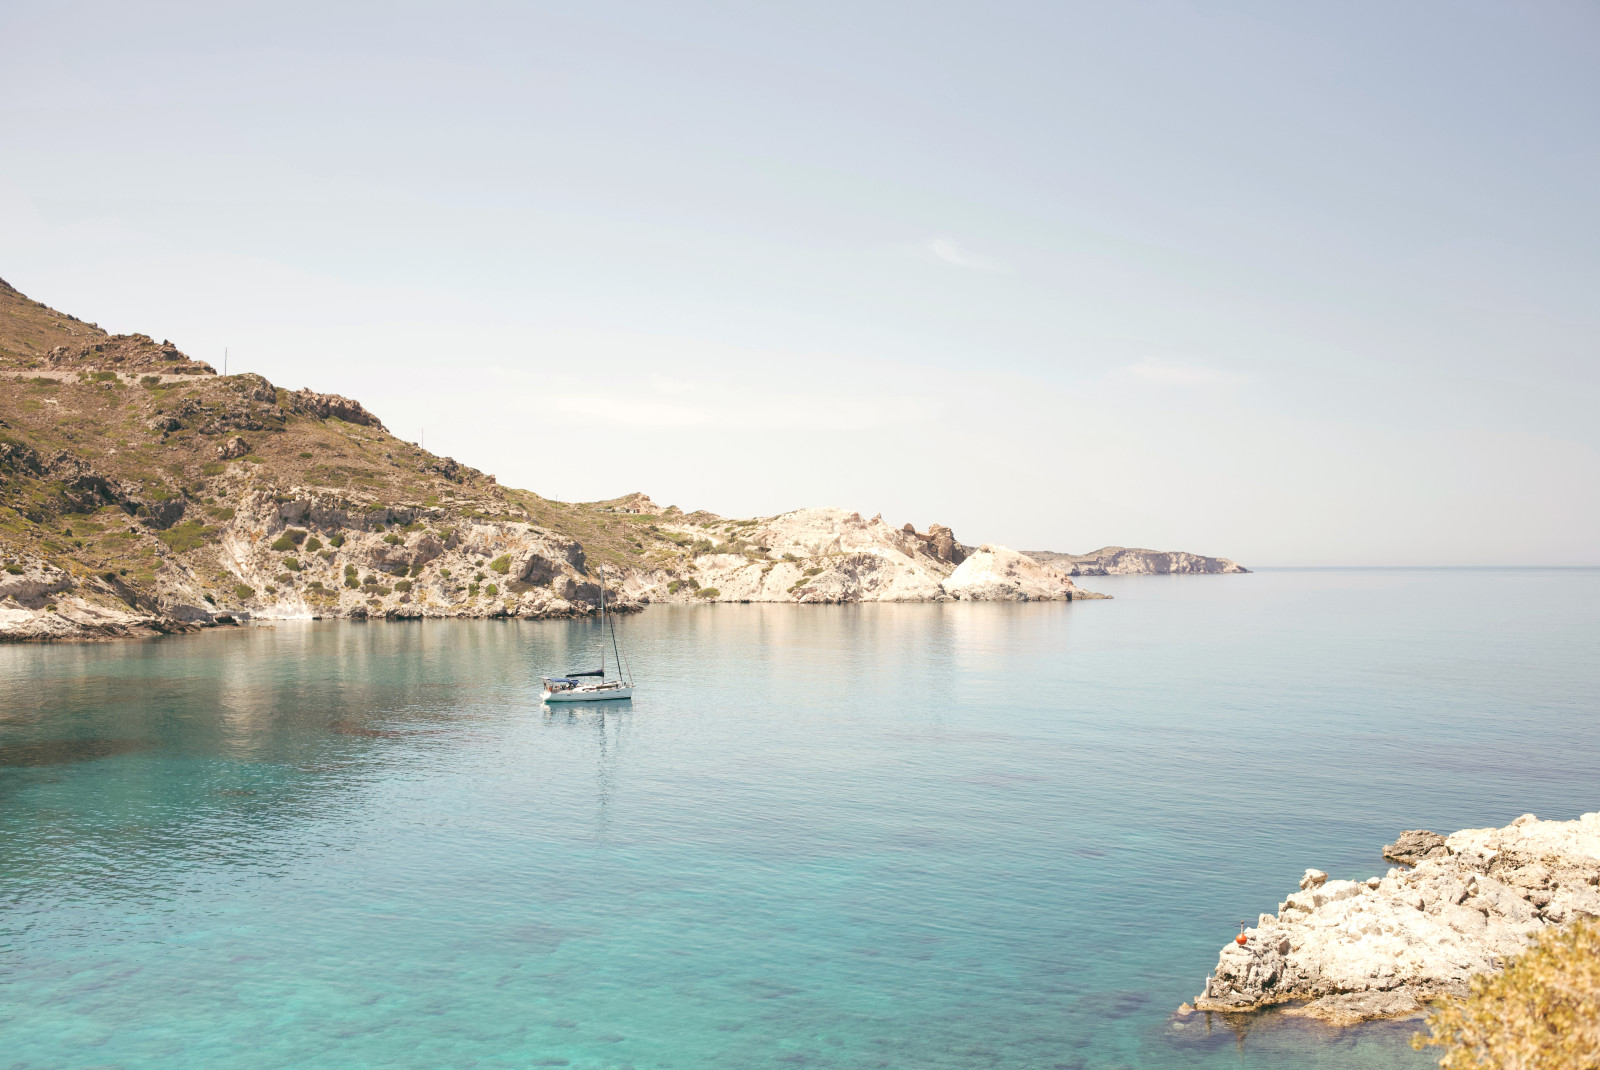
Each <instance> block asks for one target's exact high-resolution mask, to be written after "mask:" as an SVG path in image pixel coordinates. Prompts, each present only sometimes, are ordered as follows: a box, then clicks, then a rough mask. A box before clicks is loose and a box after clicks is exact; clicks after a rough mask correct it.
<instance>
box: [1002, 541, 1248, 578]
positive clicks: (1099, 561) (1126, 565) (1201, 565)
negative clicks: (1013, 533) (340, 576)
mask: <svg viewBox="0 0 1600 1070" xmlns="http://www.w3.org/2000/svg"><path fill="white" fill-rule="evenodd" d="M1024 552H1025V553H1026V554H1027V555H1028V556H1029V557H1031V558H1033V559H1034V560H1035V561H1037V562H1039V563H1040V564H1042V565H1051V566H1054V567H1055V568H1058V569H1060V570H1061V571H1063V572H1065V573H1066V574H1067V575H1069V576H1142V575H1167V574H1176V573H1220V572H1249V571H1250V570H1249V569H1247V568H1244V567H1243V566H1241V565H1237V564H1235V563H1234V562H1232V561H1229V560H1228V559H1227V558H1226V557H1203V556H1201V555H1200V554H1189V553H1184V552H1183V551H1182V550H1140V549H1136V548H1134V547H1130V546H1102V547H1101V548H1100V549H1098V550H1095V551H1094V552H1093V553H1087V554H1058V553H1056V552H1055V551H1053V550H1026V551H1024Z"/></svg>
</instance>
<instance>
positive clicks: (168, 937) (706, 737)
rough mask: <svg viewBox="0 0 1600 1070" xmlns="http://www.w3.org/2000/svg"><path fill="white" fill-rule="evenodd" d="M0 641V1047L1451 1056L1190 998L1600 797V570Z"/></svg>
mask: <svg viewBox="0 0 1600 1070" xmlns="http://www.w3.org/2000/svg"><path fill="white" fill-rule="evenodd" d="M1082 583H1083V585H1084V586H1086V587H1089V588H1091V589H1095V590H1100V591H1103V592H1105V593H1108V594H1111V595H1114V596H1115V598H1114V600H1111V601H1078V602H1072V603H1049V604H1039V603H1034V604H961V603H955V604H918V605H848V606H791V605H699V606H658V607H652V608H649V609H647V610H645V611H644V612H642V613H638V614H636V615H631V616H627V617H623V618H621V619H620V620H618V621H617V636H618V639H619V641H620V644H621V648H622V650H623V653H624V654H626V655H627V656H628V658H629V667H630V669H631V671H632V673H633V675H634V676H635V678H636V680H637V693H636V695H635V697H634V698H633V699H632V700H631V701H627V702H616V703H608V704H595V705H567V706H555V707H546V706H543V705H541V704H540V701H539V688H538V682H539V677H540V676H541V675H543V674H547V673H559V672H563V671H570V670H579V669H583V668H589V667H591V666H592V665H594V664H596V663H597V662H598V659H599V651H600V638H601V637H600V634H599V631H598V628H597V625H596V624H595V622H593V621H589V620H585V621H572V622H569V621H550V622H532V621H515V620H513V621H425V622H411V623H377V622H375V623H370V624H368V623H354V622H335V621H325V622H312V621H303V622H279V623H277V624H276V625H274V626H270V627H243V628H234V629H215V630H210V631H207V632H204V633H200V634H193V635H185V636H174V637H168V638H162V639H158V640H152V641H138V642H121V643H98V644H71V645H69V644H57V645H12V646H7V647H3V648H0V1066H3V1067H7V1068H24V1067H26V1068H29V1070H37V1068H53V1067H73V1068H78V1067H161V1068H170V1067H206V1068H235V1067H237V1068H251V1070H260V1068H271V1067H297V1068H303V1067H342V1068H343V1067H518V1068H522V1067H550V1066H564V1067H574V1068H595V1070H599V1068H625V1067H633V1068H637V1070H644V1068H666V1067H675V1068H681V1070H721V1068H739V1070H750V1068H762V1067H813V1068H824V1067H827V1068H849V1070H857V1068H867V1067H891V1068H950V1070H957V1068H959V1070H967V1068H977V1067H1017V1068H1035V1067H1037V1068H1053V1070H1063V1068H1067V1070H1086V1068H1112V1067H1140V1068H1168V1067H1171V1068H1193V1070H1202V1068H1213V1067H1228V1068H1240V1067H1245V1068H1257V1067H1260V1068H1266V1067H1284V1068H1296V1070H1335V1068H1337V1070H1355V1068H1362V1070H1374V1068H1376V1070H1386V1068H1418V1070H1420V1068H1422V1067H1425V1066H1431V1065H1433V1064H1434V1062H1435V1061H1436V1053H1434V1054H1430V1053H1429V1052H1426V1051H1424V1052H1418V1051H1414V1050H1413V1049H1412V1048H1411V1046H1410V1044H1409V1039H1410V1037H1411V1036H1412V1034H1414V1033H1415V1032H1416V1031H1417V1029H1418V1027H1419V1023H1417V1022H1400V1023H1379V1024H1373V1025H1367V1026H1361V1027H1351V1028H1342V1029H1341V1028H1333V1027H1329V1026H1323V1025H1318V1024H1316V1023H1312V1022H1307V1021H1304V1020H1300V1019H1296V1018H1292V1017H1285V1016H1283V1015H1280V1014H1274V1013H1267V1014H1262V1015H1256V1016H1251V1017H1245V1018H1238V1019H1231V1020H1230V1019H1225V1018H1223V1017H1222V1016H1209V1017H1208V1016H1205V1015H1195V1016H1192V1017H1180V1016H1175V1014H1174V1012H1175V1011H1176V1010H1177V1009H1178V1007H1179V1005H1180V1004H1182V1003H1183V1002H1184V1001H1185V1000H1189V999H1192V998H1193V997H1194V996H1195V994H1196V993H1198V992H1199V991H1200V989H1201V986H1202V984H1203V983H1204V981H1205V978H1206V975H1207V973H1208V972H1209V971H1210V970H1211V969H1212V968H1213V966H1214V964H1215V963H1216V959H1217V953H1218V951H1219V949H1220V948H1221V947H1222V946H1223V945H1224V944H1225V943H1226V942H1227V941H1228V940H1229V939H1231V938H1232V937H1233V936H1234V935H1235V933H1236V932H1237V931H1238V923H1239V921H1240V920H1244V919H1247V920H1251V921H1252V922H1253V920H1254V919H1255V917H1256V916H1257V914H1259V913H1261V912H1263V911H1273V910H1276V908H1277V905H1278V903H1279V901H1280V900H1282V899H1283V898H1284V896H1285V895H1286V894H1287V893H1288V892H1291V891H1293V890H1295V888H1296V883H1297V881H1298V880H1299V877H1300V875H1301V873H1302V872H1303V871H1304V870H1305V869H1306V868H1307V867H1317V868H1320V869H1324V870H1327V871H1328V872H1329V873H1330V874H1332V875H1333V876H1335V877H1366V876H1369V875H1372V874H1379V873H1382V872H1384V871H1385V870H1386V869H1387V864H1386V863H1385V862H1384V861H1383V860H1382V858H1381V856H1380V851H1381V848H1382V846H1383V844H1384V843H1386V842H1389V841H1391V840H1392V839H1393V838H1394V836H1395V834H1396V833H1398V832H1400V831H1401V830H1402V829H1415V828H1427V829H1433V830H1436V831H1440V832H1451V831H1454V830H1456V829H1460V828H1470V827H1481V826H1489V825H1503V824H1505V823H1507V822H1508V821H1510V820H1511V819H1513V818H1515V817H1517V816H1518V815H1520V814H1523V813H1529V812H1532V813H1536V814H1538V815H1539V816H1540V817H1543V818H1573V817H1576V816H1577V815H1578V814H1580V813H1582V812H1584V811H1590V810H1597V809H1600V731H1597V727H1600V723H1597V722H1600V698H1597V696H1600V656H1597V654H1600V570H1592V569H1462V570H1451V569H1416V570H1408V569H1371V570H1344V569H1330V570H1278V571H1265V570H1264V571H1260V572H1256V573H1253V574H1250V575H1234V576H1136V577H1108V578H1085V579H1084V580H1083V581H1082Z"/></svg>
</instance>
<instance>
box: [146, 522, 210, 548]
mask: <svg viewBox="0 0 1600 1070" xmlns="http://www.w3.org/2000/svg"><path fill="white" fill-rule="evenodd" d="M211 534H212V530H211V529H210V528H208V527H206V526H205V525H204V524H202V523H200V521H198V520H186V521H184V522H183V523H182V524H175V525H173V526H172V527H170V528H168V529H167V530H166V531H158V532H156V538H158V539H160V540H161V541H162V542H164V543H166V544H167V548H168V549H170V550H171V551H172V552H173V553H179V554H181V553H186V552H187V551H189V550H198V549H199V548H200V547H202V546H204V545H205V543H206V538H207V536H209V535H211Z"/></svg>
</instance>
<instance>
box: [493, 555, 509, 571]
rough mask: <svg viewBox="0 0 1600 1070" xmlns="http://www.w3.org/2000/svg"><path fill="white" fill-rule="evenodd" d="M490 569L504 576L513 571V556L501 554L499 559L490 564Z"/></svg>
mask: <svg viewBox="0 0 1600 1070" xmlns="http://www.w3.org/2000/svg"><path fill="white" fill-rule="evenodd" d="M489 567H490V568H492V569H493V570H494V571H496V572H498V573H500V575H502V576H504V575H505V574H506V573H507V572H510V571H511V555H510V554H501V555H500V556H499V557H497V558H495V559H494V560H493V561H491V562H489Z"/></svg>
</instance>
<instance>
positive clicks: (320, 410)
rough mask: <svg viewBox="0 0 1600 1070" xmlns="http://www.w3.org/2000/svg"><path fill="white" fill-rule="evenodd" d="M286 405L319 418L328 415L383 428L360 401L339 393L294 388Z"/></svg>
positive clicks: (324, 417) (326, 417) (366, 425)
mask: <svg viewBox="0 0 1600 1070" xmlns="http://www.w3.org/2000/svg"><path fill="white" fill-rule="evenodd" d="M288 407H289V408H290V409H291V410H292V411H294V412H298V413H303V414H304V415H306V416H314V417H316V418H317V419H319V420H326V419H328V418H330V417H332V418H334V419H339V420H343V421H345V422H346V423H351V424H361V425H362V426H364V427H376V428H378V429H379V430H383V424H382V423H381V422H380V421H379V420H378V418H377V417H376V416H374V415H372V413H370V412H368V411H367V410H366V409H364V408H363V407H362V405H361V402H359V401H354V400H352V399H350V398H347V397H343V396H341V395H339V394H318V393H317V392H316V391H314V390H296V391H293V392H292V393H290V394H289V398H288Z"/></svg>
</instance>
